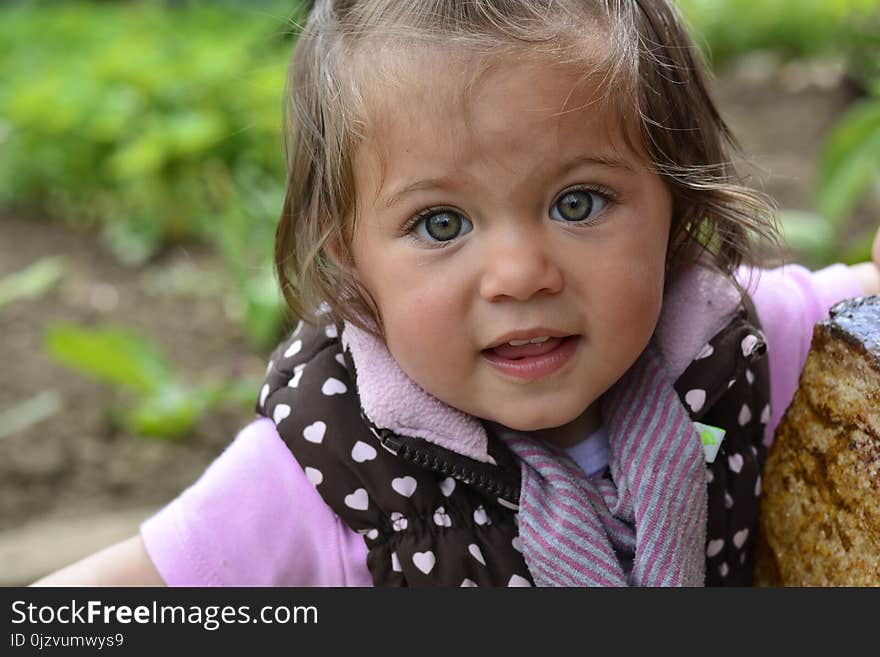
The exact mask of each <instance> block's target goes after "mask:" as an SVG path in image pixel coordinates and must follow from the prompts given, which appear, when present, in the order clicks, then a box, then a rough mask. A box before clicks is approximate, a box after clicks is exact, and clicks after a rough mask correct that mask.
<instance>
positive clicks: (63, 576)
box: [33, 534, 165, 586]
mask: <svg viewBox="0 0 880 657" xmlns="http://www.w3.org/2000/svg"><path fill="white" fill-rule="evenodd" d="M33 586H165V582H163V581H162V578H161V577H160V576H159V572H158V571H157V570H156V567H155V566H154V565H153V562H152V561H151V560H150V557H149V555H148V554H147V549H146V548H145V547H144V542H143V540H142V539H141V537H140V534H137V535H135V536H132V537H131V538H129V539H126V540H124V541H121V542H119V543H116V544H115V545H111V546H110V547H108V548H104V549H103V550H101V551H100V552H96V553H95V554H92V555H90V556H88V557H86V558H84V559H82V560H80V561H77V562H76V563H73V564H71V565H69V566H65V567H64V568H62V569H61V570H58V571H56V572H54V573H52V574H50V575H47V576H46V577H43V578H42V579H40V580H38V581H37V582H34V584H33Z"/></svg>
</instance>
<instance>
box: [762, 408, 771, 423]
mask: <svg viewBox="0 0 880 657" xmlns="http://www.w3.org/2000/svg"><path fill="white" fill-rule="evenodd" d="M769 421H770V404H767V405H765V406H764V410H763V411H761V424H767V423H768V422H769Z"/></svg>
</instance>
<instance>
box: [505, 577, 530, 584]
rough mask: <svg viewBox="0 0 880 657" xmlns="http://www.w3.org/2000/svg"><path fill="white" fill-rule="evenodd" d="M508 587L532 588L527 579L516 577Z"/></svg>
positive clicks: (512, 578) (511, 579)
mask: <svg viewBox="0 0 880 657" xmlns="http://www.w3.org/2000/svg"><path fill="white" fill-rule="evenodd" d="M507 586H531V584H530V583H529V580H527V579H526V578H525V577H522V576H520V575H514V576H513V577H511V578H510V581H509V582H507Z"/></svg>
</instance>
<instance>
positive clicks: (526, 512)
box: [501, 345, 707, 586]
mask: <svg viewBox="0 0 880 657" xmlns="http://www.w3.org/2000/svg"><path fill="white" fill-rule="evenodd" d="M602 413H603V419H604V422H605V426H606V428H607V430H608V435H609V447H610V463H609V468H610V474H611V478H610V479H608V478H602V479H595V480H594V479H590V478H588V477H587V476H586V474H584V472H583V471H582V470H581V469H580V468H579V467H578V466H577V465H576V464H575V463H574V462H573V461H572V460H571V459H570V458H569V457H568V456H567V455H565V454H564V453H562V452H561V451H559V450H557V449H555V448H553V447H552V446H549V445H547V444H545V443H542V442H540V441H537V440H535V439H532V438H530V437H528V436H526V435H522V434H502V436H501V437H502V439H503V440H504V442H505V443H506V444H507V445H508V447H509V448H510V449H511V450H512V451H513V452H514V453H515V454H516V455H517V456H518V457H519V459H520V461H521V464H522V465H521V467H522V492H521V495H520V512H519V531H520V537H521V540H522V546H523V555H524V556H525V559H526V563H527V564H528V567H529V570H530V571H531V573H532V576H533V578H534V580H535V583H536V584H537V585H538V586H702V585H703V580H704V577H705V554H704V551H705V542H706V507H707V494H706V475H705V464H704V457H703V450H702V447H701V445H700V441H699V438H698V436H697V434H696V431H695V430H694V428H693V424H692V422H691V420H690V418H689V417H688V414H687V411H686V410H685V408H684V406H683V405H682V403H681V401H680V400H679V398H678V396H677V395H676V393H675V390H674V389H673V387H672V384H671V382H669V380H668V379H667V377H666V374H665V372H664V369H663V364H662V361H661V359H660V357H659V356H658V355H657V353H656V351H655V350H654V348H653V346H652V345H649V347H648V349H646V350H645V352H644V353H643V354H642V355H641V356H640V357H639V359H638V360H637V361H636V363H635V364H634V365H633V366H632V367H631V368H630V370H629V371H628V372H627V373H626V374H625V375H624V376H623V378H622V379H621V380H620V381H618V382H617V383H616V384H615V385H614V386H613V387H612V388H611V389H610V390H609V391H608V392H607V393H606V394H605V396H604V397H603V401H602Z"/></svg>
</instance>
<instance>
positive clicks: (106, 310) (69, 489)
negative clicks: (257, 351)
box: [0, 56, 876, 584]
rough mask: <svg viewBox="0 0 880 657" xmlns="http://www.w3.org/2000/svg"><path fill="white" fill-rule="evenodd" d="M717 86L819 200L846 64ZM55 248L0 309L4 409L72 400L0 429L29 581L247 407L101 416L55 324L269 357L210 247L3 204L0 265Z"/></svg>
mask: <svg viewBox="0 0 880 657" xmlns="http://www.w3.org/2000/svg"><path fill="white" fill-rule="evenodd" d="M717 92H718V99H719V104H720V107H721V109H722V112H723V114H724V115H725V116H726V117H727V118H728V119H729V121H730V123H731V125H732V127H733V129H734V131H735V133H736V134H737V135H738V136H739V138H740V140H741V141H742V144H743V147H744V149H745V151H746V152H747V153H749V154H751V155H752V156H753V160H754V162H755V164H756V165H757V166H758V167H759V168H758V170H757V171H756V176H759V178H758V179H757V180H756V182H757V183H759V186H763V187H764V189H765V191H767V192H769V193H770V194H771V195H773V196H775V197H776V198H777V200H778V201H779V203H780V205H782V206H786V207H791V208H801V209H809V208H810V207H811V206H812V178H813V172H814V163H815V162H816V157H817V154H818V151H819V147H820V144H821V141H822V137H823V135H824V134H825V133H826V131H827V130H828V128H829V127H830V126H831V125H833V124H834V122H835V120H836V119H837V118H838V117H839V116H840V114H841V112H842V110H843V108H845V107H846V105H847V104H848V103H849V102H850V101H851V100H852V92H851V90H849V88H848V87H847V86H846V85H845V84H843V83H842V81H841V79H840V76H839V75H838V74H837V72H836V70H835V69H834V68H833V67H830V68H829V67H824V68H823V67H815V66H809V65H804V64H789V65H786V66H780V65H778V63H776V62H775V61H774V60H772V59H771V60H768V59H766V58H764V59H762V58H761V57H760V56H758V57H752V58H750V59H747V60H745V61H743V62H741V63H740V64H739V65H737V66H736V67H734V68H732V69H731V70H729V71H728V72H726V73H725V74H724V75H722V76H721V78H720V79H719V81H718V84H717ZM761 179H763V183H762V182H761ZM875 221H876V220H875ZM56 254H57V255H63V256H64V258H65V260H66V263H67V275H66V277H65V278H64V280H63V281H62V283H61V285H59V286H58V287H56V288H55V289H54V290H53V291H52V292H51V293H49V294H48V295H46V296H45V297H43V298H42V299H40V300H37V301H22V302H16V303H14V304H12V305H9V306H7V307H5V308H3V309H2V310H0V335H2V340H0V372H2V374H0V411H2V410H4V409H6V408H9V407H11V406H12V405H14V404H16V403H20V402H22V401H24V400H26V399H28V398H29V397H31V396H33V395H35V394H37V393H39V392H41V391H44V390H55V391H57V392H58V393H60V395H61V396H62V399H63V410H62V411H61V412H59V413H57V414H56V415H55V416H53V417H51V418H50V419H48V420H46V421H44V422H42V423H40V424H38V425H36V426H34V427H32V428H30V429H28V430H26V431H24V432H21V433H20V434H17V435H12V436H9V437H7V438H4V439H0V452H2V454H3V458H2V459H0V584H21V583H25V582H28V581H31V580H32V579H33V578H35V577H38V576H40V575H41V574H44V573H45V572H48V571H49V570H52V569H54V568H57V567H58V566H60V565H62V564H64V563H67V562H69V561H71V560H73V559H75V558H78V557H79V556H82V555H84V554H86V553H88V552H91V551H92V550H94V549H97V548H99V547H102V546H104V545H106V544H108V543H109V542H112V541H115V540H117V539H119V538H123V537H125V536H127V535H130V534H132V533H134V532H135V531H136V528H137V523H138V522H139V521H140V520H141V519H142V518H143V517H145V516H146V515H148V514H149V513H150V512H151V511H152V510H153V509H156V508H158V507H160V506H161V505H163V504H164V503H166V502H167V501H169V500H170V499H172V498H173V497H175V496H176V495H177V494H178V493H179V492H180V491H181V490H182V489H183V488H185V487H186V486H187V485H188V484H190V483H191V482H193V481H194V480H195V479H196V478H197V477H198V476H199V474H200V473H201V471H202V470H203V469H204V468H205V466H206V465H207V464H208V463H210V462H211V460H212V459H213V458H214V457H215V456H216V455H217V454H218V453H219V452H220V451H221V450H222V449H223V447H224V446H225V445H226V444H227V443H228V442H229V441H230V439H231V438H232V437H233V436H234V435H235V432H236V430H237V429H238V428H239V427H241V426H242V425H243V424H244V423H246V422H247V421H248V419H249V416H250V414H249V413H248V412H247V411H246V410H243V411H240V412H239V411H225V412H222V413H217V414H215V415H213V416H212V417H209V418H207V419H206V420H205V421H203V422H202V423H201V424H200V426H199V427H198V429H197V430H196V431H195V432H194V433H193V435H192V436H190V437H189V438H187V439H185V440H182V441H178V442H175V443H164V442H157V441H152V440H144V439H141V438H137V437H134V436H130V435H125V434H124V433H122V432H119V431H117V430H115V429H113V427H112V426H111V425H110V423H109V422H108V421H107V417H106V415H105V411H104V409H105V408H106V407H107V406H108V405H109V404H110V403H112V402H113V401H114V399H116V398H115V397H114V395H113V393H112V392H111V391H109V390H108V389H107V388H106V387H104V386H101V385H97V384H92V383H90V382H89V381H87V380H85V379H84V378H82V377H81V376H79V375H77V374H74V373H71V372H69V371H67V370H65V369H62V368H60V367H59V366H56V365H54V364H53V363H52V362H51V361H49V360H48V359H47V357H46V356H45V355H44V354H43V351H42V348H41V344H42V339H43V335H44V332H45V330H46V328H47V327H48V326H49V325H50V324H51V323H52V322H55V321H60V320H64V321H76V322H83V323H92V322H94V323H97V322H100V323H101V324H102V325H103V324H106V323H118V324H123V325H126V326H131V327H133V328H135V329H137V330H139V331H142V332H143V333H145V334H146V335H148V336H150V337H151V338H153V339H154V340H156V341H157V342H158V343H160V344H161V345H162V346H163V347H164V349H165V350H166V352H167V353H168V354H169V355H170V356H171V358H172V359H173V361H174V362H175V363H176V364H177V365H178V366H179V367H180V368H181V369H182V370H183V371H184V372H185V373H186V374H188V375H189V376H191V377H192V378H193V379H197V378H199V377H200V376H202V375H204V374H205V373H208V372H214V373H217V374H220V375H222V376H225V377H235V376H241V375H243V374H244V375H246V376H251V377H255V376H256V377H259V376H260V375H261V373H262V371H263V362H264V361H263V358H262V356H260V355H254V354H253V353H252V352H251V350H249V348H248V347H247V345H246V344H245V342H244V340H243V338H242V336H241V334H240V332H239V331H238V329H237V328H236V326H235V325H234V324H233V323H232V322H230V321H229V320H228V319H227V318H226V316H225V314H224V312H223V301H222V296H221V295H219V294H212V293H210V289H211V288H212V286H215V285H216V284H217V281H223V280H224V278H225V277H224V273H223V272H222V271H221V270H220V269H219V267H220V264H219V261H218V260H217V259H216V258H215V257H213V256H212V255H211V254H210V253H208V252H206V251H205V250H203V249H198V248H195V247H192V248H186V249H184V248H178V249H176V250H174V251H172V252H171V253H169V254H167V255H166V256H164V257H163V258H161V259H160V260H159V261H158V262H154V263H152V264H151V265H149V266H148V267H147V268H145V269H144V270H140V271H138V270H134V269H130V268H127V267H124V266H122V265H119V264H118V263H116V262H115V261H114V260H113V259H112V258H111V257H110V256H108V255H107V254H105V253H104V252H102V251H101V250H100V249H99V248H98V246H97V244H96V240H95V239H94V236H92V235H90V234H88V233H75V232H73V231H71V230H70V229H68V228H66V227H64V226H63V225H61V224H59V223H57V222H48V221H44V220H40V219H39V218H35V217H30V216H28V217H24V216H14V215H13V216H0V276H3V275H5V274H8V273H10V272H13V271H16V270H19V269H21V268H23V267H25V266H26V265H28V264H30V263H32V262H34V261H35V260H37V259H39V258H41V257H43V256H47V255H56ZM169 272H170V273H169ZM175 273H176V274H177V275H178V278H179V277H180V275H182V276H184V277H189V280H191V281H195V283H194V284H193V285H191V286H190V287H191V288H193V289H191V290H190V292H189V293H186V294H180V293H177V294H163V293H161V290H162V289H163V288H165V287H169V286H166V285H165V284H164V283H163V281H167V280H170V279H169V278H168V277H169V276H172V275H175ZM163 277H164V278H163ZM199 290H201V292H198V291H199ZM255 394H256V391H255ZM36 546H51V549H38V547H36Z"/></svg>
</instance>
